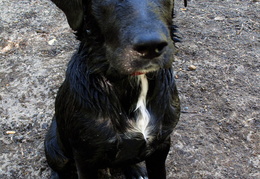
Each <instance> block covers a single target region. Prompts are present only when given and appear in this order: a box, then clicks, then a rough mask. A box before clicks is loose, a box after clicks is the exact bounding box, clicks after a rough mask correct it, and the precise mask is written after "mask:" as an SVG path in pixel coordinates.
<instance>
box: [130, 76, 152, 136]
mask: <svg viewBox="0 0 260 179" xmlns="http://www.w3.org/2000/svg"><path fill="white" fill-rule="evenodd" d="M137 78H138V80H137V82H138V83H139V84H140V87H141V92H140V95H139V98H138V101H137V104H136V109H135V111H136V112H137V119H136V122H135V124H132V125H133V128H134V129H133V130H134V132H141V133H142V134H143V136H144V139H145V140H146V141H147V140H148V139H149V121H150V114H149V111H148V110H147V108H146V95H147V92H148V80H147V77H146V75H138V76H137Z"/></svg>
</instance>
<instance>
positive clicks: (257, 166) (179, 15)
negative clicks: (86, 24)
mask: <svg viewBox="0 0 260 179" xmlns="http://www.w3.org/2000/svg"><path fill="white" fill-rule="evenodd" d="M0 7H1V11H0V178H1V179H20V178H26V179H27V178H43V179H45V178H49V174H50V170H49V168H48V166H47V164H46V160H45V157H44V151H43V140H44V136H45V133H46V130H47V127H48V125H49V124H50V120H51V118H52V115H53V112H54V99H55V95H56V92H57V89H58V87H59V85H60V84H61V83H62V81H63V79H64V72H65V69H66V64H67V63H68V60H69V58H70V56H71V55H72V54H73V52H74V51H75V49H76V47H77V45H78V42H77V41H76V40H75V39H74V35H73V33H72V31H71V30H70V28H69V27H68V25H67V21H66V19H65V16H64V14H63V13H61V11H59V10H57V8H56V7H55V6H54V5H53V4H52V3H51V2H50V1H48V0H0ZM182 8H184V7H183V2H182V0H176V8H175V12H176V19H175V22H174V23H175V24H176V25H178V26H179V35H180V36H181V37H182V41H183V42H182V43H178V44H177V46H178V51H179V52H178V54H177V55H176V61H175V63H174V64H173V65H174V68H175V71H176V79H177V83H178V87H179V92H180V97H181V102H182V110H183V113H182V116H181V120H180V122H179V124H178V125H177V128H176V130H175V132H174V133H173V135H172V141H173V142H172V148H171V152H170V154H169V157H168V160H167V172H168V178H169V179H179V178H180V179H186V178H187V179H189V178H209V179H210V178H241V179H259V178H260V162H259V160H260V132H259V128H260V105H259V104H260V87H259V84H260V77H259V75H260V72H259V71H260V60H259V59H260V58H259V55H260V3H259V0H191V1H189V5H188V8H187V9H182ZM190 65H194V66H195V67H196V70H194V69H189V66H190Z"/></svg>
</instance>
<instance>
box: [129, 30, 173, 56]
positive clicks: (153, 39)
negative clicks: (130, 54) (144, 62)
mask: <svg viewBox="0 0 260 179" xmlns="http://www.w3.org/2000/svg"><path fill="white" fill-rule="evenodd" d="M165 39H166V38H165V37H164V36H162V35H160V34H145V35H140V36H137V37H136V38H135V39H134V41H133V48H134V50H135V51H137V52H139V53H140V54H141V56H142V57H143V58H147V59H153V58H156V57H158V56H160V55H161V54H162V53H163V51H164V49H165V47H166V46H167V45H168V43H167V41H166V40H165Z"/></svg>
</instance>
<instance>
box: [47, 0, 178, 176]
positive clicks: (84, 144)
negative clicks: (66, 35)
mask: <svg viewBox="0 0 260 179" xmlns="http://www.w3.org/2000/svg"><path fill="white" fill-rule="evenodd" d="M52 1H53V2H54V3H55V4H56V5H57V6H58V7H59V8H61V9H62V10H63V11H64V12H65V14H66V16H67V19H68V22H69V24H70V26H71V28H72V29H73V30H75V31H76V35H77V37H78V39H79V40H80V41H81V44H80V46H79V50H78V52H77V53H76V54H74V56H73V57H72V59H71V61H70V63H69V65H68V69H67V73H66V79H65V81H64V83H63V84H62V86H61V87H60V89H59V92H58V95H57V98H56V103H55V116H54V118H53V121H52V124H51V126H50V129H49V131H48V133H47V136H46V139H45V152H46V157H47V161H48V164H49V166H50V167H51V168H52V170H53V172H52V178H77V177H78V178H81V179H82V178H87V179H96V178H98V169H102V168H122V170H123V172H124V175H125V177H126V178H127V179H135V178H136V179H137V178H147V177H148V178H149V179H165V178H166V172H165V159H166V157H167V154H168V151H169V148H170V134H171V133H172V131H173V128H174V127H175V126H176V124H177V122H178V119H179V114H180V107H179V98H178V94H177V90H176V86H175V81H174V76H173V70H172V68H171V66H172V61H173V49H174V43H173V40H172V39H173V38H174V35H173V30H174V29H173V25H172V13H173V6H174V2H173V0H52ZM141 161H145V163H146V169H147V172H146V170H144V169H142V168H141V167H139V165H138V163H140V162H141Z"/></svg>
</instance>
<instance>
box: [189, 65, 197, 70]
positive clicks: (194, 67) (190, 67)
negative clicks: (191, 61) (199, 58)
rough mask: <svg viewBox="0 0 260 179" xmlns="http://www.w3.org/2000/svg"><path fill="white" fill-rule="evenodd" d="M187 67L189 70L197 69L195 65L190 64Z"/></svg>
mask: <svg viewBox="0 0 260 179" xmlns="http://www.w3.org/2000/svg"><path fill="white" fill-rule="evenodd" d="M188 68H189V70H196V69H197V67H196V66H195V65H190V66H189V67H188Z"/></svg>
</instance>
